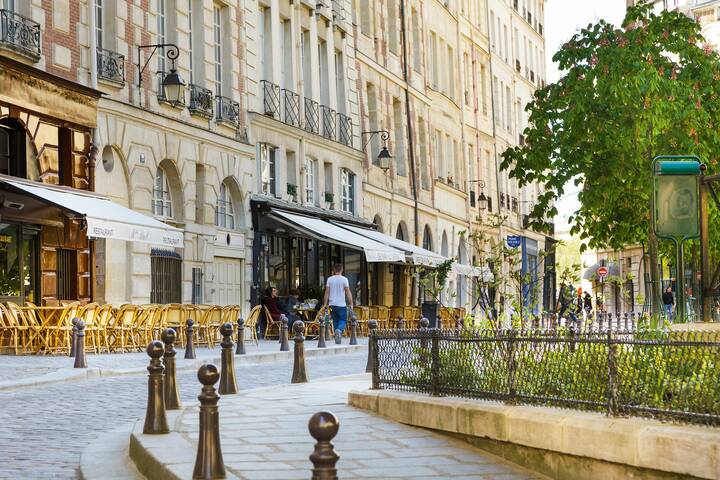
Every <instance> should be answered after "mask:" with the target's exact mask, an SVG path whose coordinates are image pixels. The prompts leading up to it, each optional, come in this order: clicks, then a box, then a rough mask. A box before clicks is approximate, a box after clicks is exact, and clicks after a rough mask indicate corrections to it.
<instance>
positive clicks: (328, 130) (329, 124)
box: [320, 105, 335, 140]
mask: <svg viewBox="0 0 720 480" xmlns="http://www.w3.org/2000/svg"><path fill="white" fill-rule="evenodd" d="M320 117H321V118H322V126H323V129H322V136H323V137H325V138H327V139H329V140H335V110H333V109H332V108H330V107H327V106H325V105H320Z"/></svg>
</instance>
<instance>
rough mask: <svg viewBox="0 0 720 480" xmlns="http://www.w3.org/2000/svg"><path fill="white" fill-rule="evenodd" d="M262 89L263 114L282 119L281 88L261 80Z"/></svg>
mask: <svg viewBox="0 0 720 480" xmlns="http://www.w3.org/2000/svg"><path fill="white" fill-rule="evenodd" d="M260 87H261V88H262V92H263V113H265V115H269V116H271V117H273V118H277V119H280V86H279V85H275V84H274V83H272V82H269V81H267V80H261V81H260Z"/></svg>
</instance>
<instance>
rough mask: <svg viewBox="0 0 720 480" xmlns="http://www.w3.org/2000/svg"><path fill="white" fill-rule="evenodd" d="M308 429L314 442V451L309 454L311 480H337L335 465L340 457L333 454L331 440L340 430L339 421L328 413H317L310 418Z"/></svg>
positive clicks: (333, 449)
mask: <svg viewBox="0 0 720 480" xmlns="http://www.w3.org/2000/svg"><path fill="white" fill-rule="evenodd" d="M308 429H309V430H310V435H312V437H313V438H314V439H315V440H316V443H315V449H314V450H313V453H311V454H310V461H311V462H312V464H313V470H312V474H313V475H312V480H337V478H338V477H337V468H336V465H337V462H338V460H339V459H340V456H339V455H338V454H337V453H335V448H334V447H333V444H332V439H333V438H335V435H337V433H338V430H339V429H340V421H339V420H338V418H337V417H336V416H335V415H333V414H332V413H330V412H318V413H316V414H315V415H313V416H312V417H310V421H309V422H308Z"/></svg>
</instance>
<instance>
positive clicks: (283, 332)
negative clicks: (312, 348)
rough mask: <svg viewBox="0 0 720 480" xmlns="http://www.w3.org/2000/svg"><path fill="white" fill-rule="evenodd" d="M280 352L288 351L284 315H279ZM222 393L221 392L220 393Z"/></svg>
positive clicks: (286, 327)
mask: <svg viewBox="0 0 720 480" xmlns="http://www.w3.org/2000/svg"><path fill="white" fill-rule="evenodd" d="M280 322H281V323H282V325H280V351H281V352H287V351H289V350H290V347H289V346H288V319H287V317H286V316H285V315H280ZM220 393H222V392H220Z"/></svg>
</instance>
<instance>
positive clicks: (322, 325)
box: [317, 318, 327, 348]
mask: <svg viewBox="0 0 720 480" xmlns="http://www.w3.org/2000/svg"><path fill="white" fill-rule="evenodd" d="M326 328H327V327H326V326H325V318H321V319H320V326H319V327H318V344H317V348H327V345H325V329H326Z"/></svg>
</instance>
